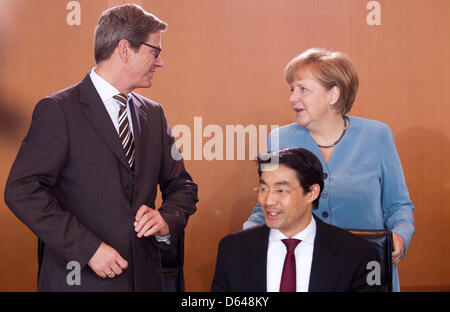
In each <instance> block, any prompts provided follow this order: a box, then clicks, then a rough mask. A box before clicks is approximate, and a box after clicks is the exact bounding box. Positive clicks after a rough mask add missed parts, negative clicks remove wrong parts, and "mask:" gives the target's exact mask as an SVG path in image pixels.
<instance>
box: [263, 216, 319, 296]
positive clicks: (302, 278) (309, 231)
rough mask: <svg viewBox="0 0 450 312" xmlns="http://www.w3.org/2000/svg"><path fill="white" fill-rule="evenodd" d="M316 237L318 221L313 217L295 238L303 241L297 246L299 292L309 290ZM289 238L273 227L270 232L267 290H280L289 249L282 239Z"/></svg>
mask: <svg viewBox="0 0 450 312" xmlns="http://www.w3.org/2000/svg"><path fill="white" fill-rule="evenodd" d="M315 237H316V221H315V220H314V218H311V222H310V223H309V225H308V226H307V227H306V228H305V229H304V230H303V231H301V232H300V233H298V234H297V235H295V236H294V237H291V238H295V239H300V240H301V242H300V243H299V244H298V245H297V247H296V248H295V252H294V253H295V263H296V274H297V276H296V287H297V292H307V291H308V287H309V277H310V275H311V264H312V257H313V251H314V239H315ZM285 238H289V237H287V236H286V235H284V234H283V233H281V232H280V231H279V230H277V229H271V230H270V234H269V248H268V249H267V291H268V292H279V291H280V283H281V275H282V273H283V265H284V259H285V257H286V253H287V249H286V246H285V245H284V243H283V242H282V241H281V240H282V239H285Z"/></svg>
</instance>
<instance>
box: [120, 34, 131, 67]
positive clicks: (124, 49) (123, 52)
mask: <svg viewBox="0 0 450 312" xmlns="http://www.w3.org/2000/svg"><path fill="white" fill-rule="evenodd" d="M117 51H118V52H119V56H120V58H121V59H122V61H123V62H125V63H126V62H127V61H128V58H129V57H130V52H131V46H130V42H129V41H128V40H127V39H122V40H120V41H119V43H118V44H117Z"/></svg>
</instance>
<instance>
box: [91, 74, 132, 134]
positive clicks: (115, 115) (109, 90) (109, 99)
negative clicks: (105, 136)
mask: <svg viewBox="0 0 450 312" xmlns="http://www.w3.org/2000/svg"><path fill="white" fill-rule="evenodd" d="M89 76H90V77H91V80H92V83H93V84H94V87H95V89H96V90H97V92H98V94H99V95H100V98H101V99H102V102H103V104H104V105H105V108H106V110H107V111H108V114H109V117H111V121H112V122H113V124H114V128H116V131H117V134H119V110H120V103H119V102H118V101H117V100H115V99H114V98H113V96H114V95H117V94H119V93H120V92H119V90H117V89H116V88H115V87H113V86H112V85H111V84H110V83H109V82H108V81H106V80H105V79H103V78H102V77H100V76H99V75H98V74H97V73H96V72H95V70H94V68H93V69H92V70H91V72H90V74H89ZM126 96H127V107H126V109H127V117H128V124H129V125H130V129H131V133H132V134H133V135H134V131H133V120H132V119H131V112H130V105H128V103H129V101H130V98H131V96H130V94H126Z"/></svg>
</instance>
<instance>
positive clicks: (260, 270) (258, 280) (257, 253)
mask: <svg viewBox="0 0 450 312" xmlns="http://www.w3.org/2000/svg"><path fill="white" fill-rule="evenodd" d="M269 231H270V229H269V228H268V227H267V226H266V225H263V226H262V227H261V229H260V230H259V231H258V232H255V235H254V236H253V237H252V239H251V240H249V242H248V245H247V250H246V252H247V253H248V254H249V256H248V257H241V270H242V272H241V274H242V276H245V277H246V278H247V281H248V283H249V289H250V290H252V291H256V292H266V291H267V277H266V276H267V248H268V246H269Z"/></svg>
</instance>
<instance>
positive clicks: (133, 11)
mask: <svg viewBox="0 0 450 312" xmlns="http://www.w3.org/2000/svg"><path fill="white" fill-rule="evenodd" d="M166 27H167V24H166V23H165V22H163V21H161V20H160V19H159V18H157V17H156V16H154V15H153V14H151V13H148V12H146V11H145V10H144V9H142V8H141V7H140V6H138V5H136V4H124V5H120V6H116V7H113V8H110V9H107V10H106V11H105V12H103V13H102V15H101V16H100V19H99V21H98V25H97V27H96V28H95V35H94V55H95V62H96V63H97V64H98V63H100V62H102V61H105V60H107V59H109V57H110V56H111V55H112V53H113V52H114V50H115V49H116V47H117V45H118V44H119V41H120V40H122V39H126V40H128V41H129V42H130V45H131V47H132V48H133V49H135V50H138V49H139V47H140V46H141V42H144V41H146V40H147V37H148V36H149V34H151V33H155V32H157V31H164V30H165V29H166Z"/></svg>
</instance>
